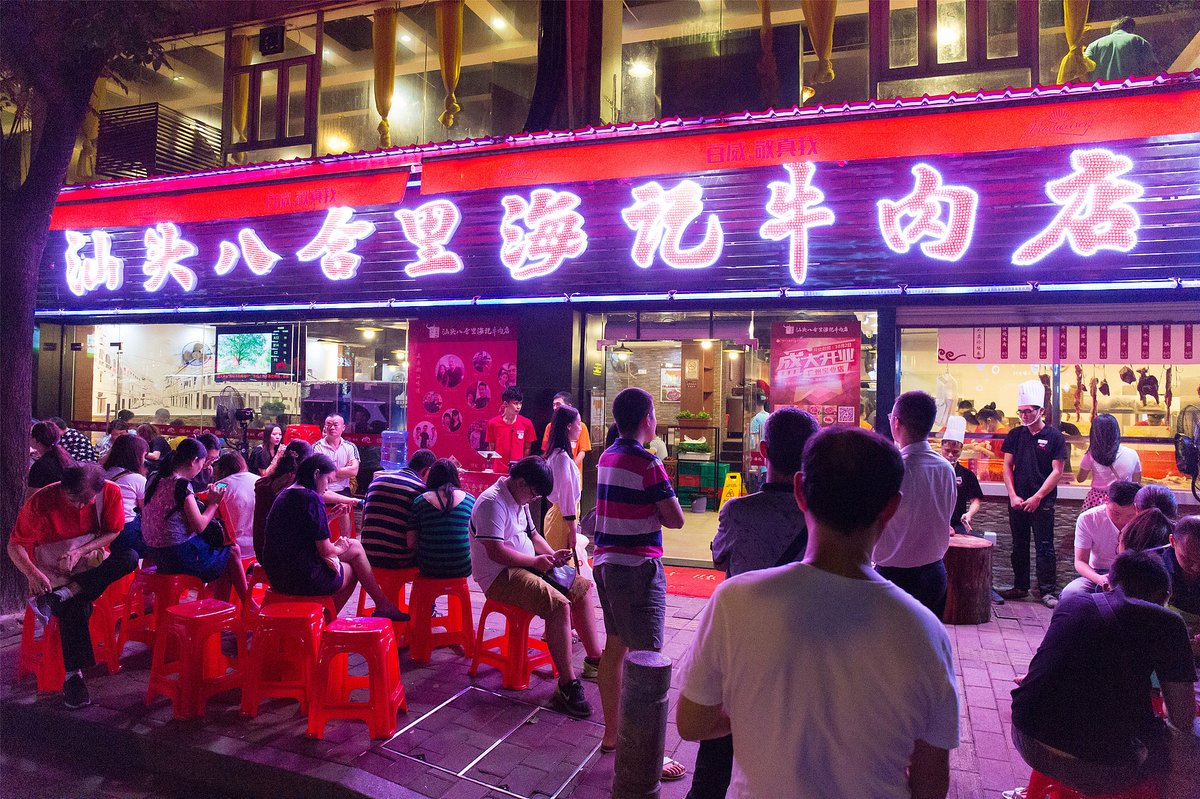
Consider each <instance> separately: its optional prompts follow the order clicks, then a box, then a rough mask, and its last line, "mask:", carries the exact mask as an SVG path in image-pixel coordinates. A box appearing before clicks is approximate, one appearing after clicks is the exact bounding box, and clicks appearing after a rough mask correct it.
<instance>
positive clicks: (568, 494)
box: [543, 405, 615, 680]
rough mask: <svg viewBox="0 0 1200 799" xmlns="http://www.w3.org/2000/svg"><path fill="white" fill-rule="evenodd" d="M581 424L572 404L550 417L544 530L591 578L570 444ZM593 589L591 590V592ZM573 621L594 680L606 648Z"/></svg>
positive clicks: (590, 629) (585, 623) (583, 623)
mask: <svg viewBox="0 0 1200 799" xmlns="http://www.w3.org/2000/svg"><path fill="white" fill-rule="evenodd" d="M582 425H583V420H582V419H580V417H579V411H577V410H576V409H574V408H572V407H571V406H570V405H563V406H560V407H559V408H558V409H557V410H555V411H554V414H553V415H552V416H551V417H550V436H549V438H548V440H547V448H546V465H547V466H549V467H550V474H551V475H553V477H554V487H553V488H551V489H550V493H549V494H547V495H546V500H547V502H549V503H550V507H549V509H548V510H547V511H546V521H545V524H544V527H543V529H544V530H545V531H546V532H545V537H546V542H547V543H549V544H550V546H552V547H554V549H555V551H558V550H560V549H569V550H571V552H572V553H574V560H575V563H576V567H577V568H578V569H579V573H580V574H582V575H583V576H584V577H586V578H588V579H589V580H591V579H592V569H591V567H590V566H588V560H587V545H588V539H587V536H585V535H583V534H582V533H581V532H580V531H579V516H580V515H581V514H580V512H579V496H580V493H581V490H582V488H581V477H580V474H579V467H577V466H576V465H575V458H574V456H573V455H572V446H571V441H573V440H575V439H578V438H579V431H580V428H581V427H582ZM614 426H615V425H614ZM591 590H592V589H590V588H589V589H588V591H589V592H590V591H591ZM571 622H572V626H574V627H575V630H576V632H578V633H579V640H580V641H581V642H582V643H583V648H584V652H585V655H584V658H583V677H584V678H585V679H589V680H590V679H593V678H594V677H595V676H596V675H597V674H598V673H599V668H600V654H601V652H602V651H603V646H602V644H601V643H600V637H599V635H598V634H597V632H596V625H595V624H593V623H590V620H588V619H580V618H579V617H578V616H576V615H575V614H572V616H571Z"/></svg>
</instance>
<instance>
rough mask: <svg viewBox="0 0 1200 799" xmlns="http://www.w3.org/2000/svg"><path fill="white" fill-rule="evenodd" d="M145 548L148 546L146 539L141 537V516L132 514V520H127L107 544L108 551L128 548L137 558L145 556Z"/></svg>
mask: <svg viewBox="0 0 1200 799" xmlns="http://www.w3.org/2000/svg"><path fill="white" fill-rule="evenodd" d="M147 549H149V547H148V546H147V545H146V539H144V538H142V517H141V516H134V517H133V521H131V522H128V523H127V524H126V525H125V528H124V529H123V530H121V532H120V533H118V534H117V537H116V538H114V539H113V542H112V543H111V544H109V545H108V551H109V552H116V551H117V550H130V551H132V552H133V553H134V554H136V555H137V557H138V560H141V559H142V558H144V557H146V550H147Z"/></svg>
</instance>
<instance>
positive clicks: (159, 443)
mask: <svg viewBox="0 0 1200 799" xmlns="http://www.w3.org/2000/svg"><path fill="white" fill-rule="evenodd" d="M135 432H136V433H137V434H138V435H139V436H141V437H142V440H143V441H145V442H146V444H147V446H148V447H149V451H148V452H147V453H146V469H147V470H148V471H151V472H156V471H158V467H159V465H160V464H161V463H162V462H163V459H164V458H166V457H167V455H169V454H171V444H170V442H169V441H167V439H166V437H164V436H160V435H159V434H158V428H157V427H155V426H154V425H152V424H139V425H138V426H137V430H136V431H135Z"/></svg>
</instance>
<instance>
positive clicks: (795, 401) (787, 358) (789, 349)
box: [771, 318, 862, 427]
mask: <svg viewBox="0 0 1200 799" xmlns="http://www.w3.org/2000/svg"><path fill="white" fill-rule="evenodd" d="M861 339H862V334H861V332H860V330H859V323H858V320H857V319H854V318H850V319H830V320H827V321H823V322H777V323H775V324H774V325H772V326H771V405H772V407H774V408H781V407H783V406H785V405H794V406H796V407H797V408H800V409H802V410H806V411H808V412H809V413H811V414H812V415H813V416H815V417H816V418H817V422H818V423H819V424H820V425H821V426H822V427H825V426H826V425H831V424H846V425H857V424H858V420H859V412H860V408H859V384H860V380H861V377H860V376H859V369H860V365H859V364H860V358H861V353H860V346H861Z"/></svg>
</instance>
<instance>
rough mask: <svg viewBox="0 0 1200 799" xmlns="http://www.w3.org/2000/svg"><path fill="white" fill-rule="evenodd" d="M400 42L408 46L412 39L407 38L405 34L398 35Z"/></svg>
mask: <svg viewBox="0 0 1200 799" xmlns="http://www.w3.org/2000/svg"><path fill="white" fill-rule="evenodd" d="M400 41H401V42H403V43H404V44H408V43H409V42H411V41H412V37H411V36H409V35H408V34H407V33H402V34H400Z"/></svg>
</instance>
